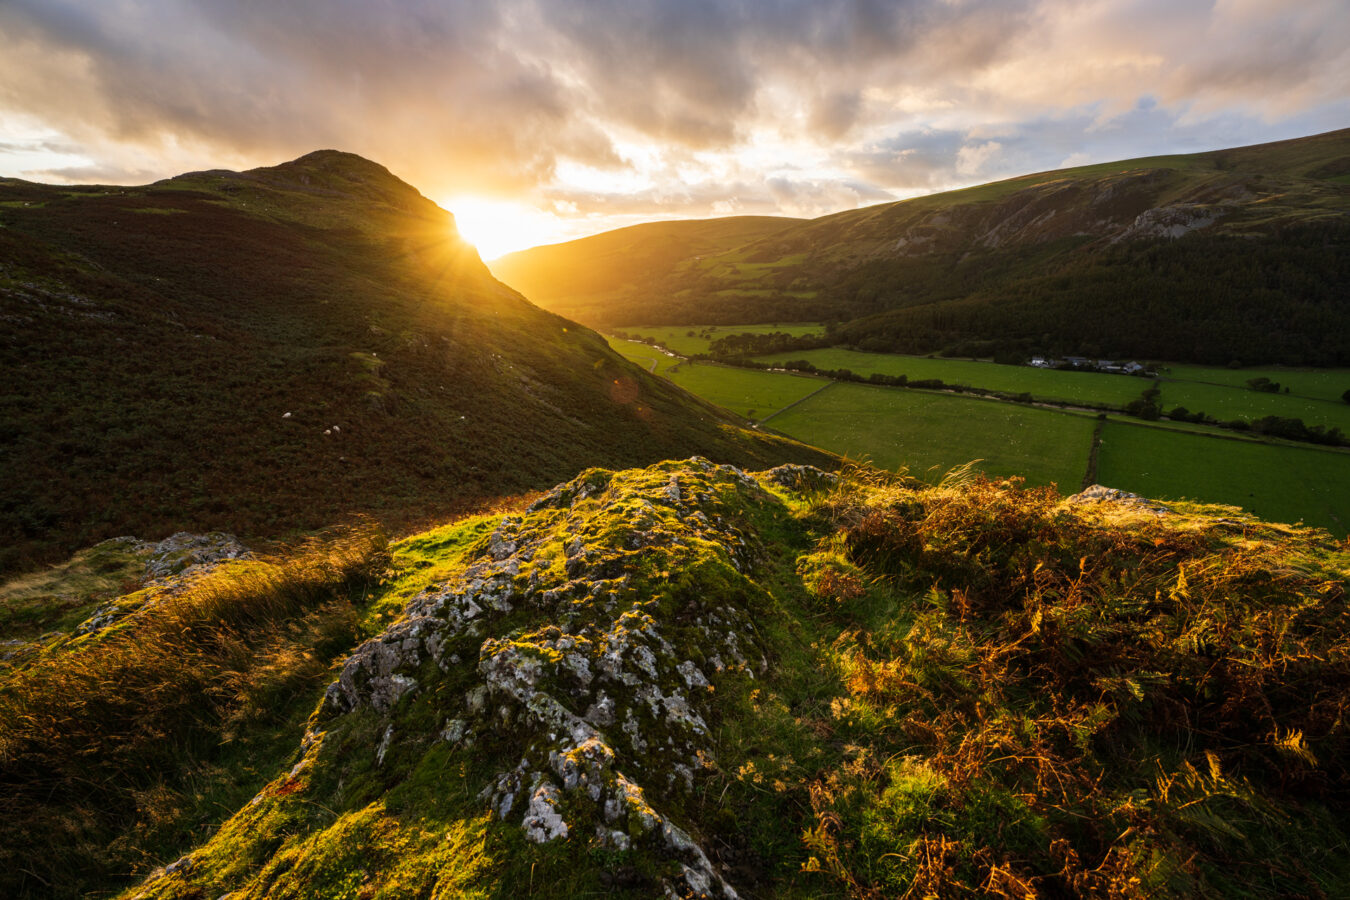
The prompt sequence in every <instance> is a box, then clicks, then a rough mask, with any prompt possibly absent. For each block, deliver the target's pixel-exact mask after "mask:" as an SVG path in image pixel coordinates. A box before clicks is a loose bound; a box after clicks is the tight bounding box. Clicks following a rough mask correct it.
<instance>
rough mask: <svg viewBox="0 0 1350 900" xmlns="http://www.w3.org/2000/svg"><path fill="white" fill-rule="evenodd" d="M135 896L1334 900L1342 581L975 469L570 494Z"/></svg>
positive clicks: (1339, 831) (400, 591)
mask: <svg viewBox="0 0 1350 900" xmlns="http://www.w3.org/2000/svg"><path fill="white" fill-rule="evenodd" d="M394 559H395V562H394V565H393V567H392V569H390V571H389V574H388V575H387V576H386V578H385V583H384V585H383V586H382V587H378V588H376V589H375V591H374V592H373V594H372V599H371V607H370V608H371V609H380V610H385V611H390V610H392V609H393V608H394V606H395V605H396V603H401V604H402V605H404V607H405V608H404V610H403V612H402V613H401V614H398V615H395V616H394V617H393V618H392V619H391V620H390V622H389V626H388V628H387V629H386V630H385V631H384V632H383V633H382V634H380V635H379V636H377V637H375V638H372V639H371V640H369V641H367V642H366V643H365V644H363V645H362V646H361V647H360V648H358V649H357V650H356V652H355V653H353V654H352V655H351V656H350V657H349V658H348V660H347V661H346V663H345V664H344V665H343V666H342V669H341V672H340V674H339V675H338V677H337V678H336V680H334V681H332V683H331V684H330V685H329V687H328V689H327V691H326V692H325V691H317V690H316V691H315V692H313V693H310V694H309V695H308V696H309V697H310V698H311V702H312V703H313V704H314V707H313V708H314V710H315V711H314V713H313V715H312V716H311V718H310V721H309V728H308V731H307V733H306V735H305V737H304V739H303V740H302V741H301V742H300V745H299V749H298V750H297V752H296V753H295V754H294V755H293V756H291V758H290V759H289V760H287V761H286V762H285V763H283V764H280V765H277V766H276V767H275V769H274V772H273V777H272V780H271V781H270V783H268V784H267V785H266V786H265V787H263V789H262V790H261V791H260V792H259V793H258V794H257V795H256V796H255V797H254V798H253V799H252V800H251V801H249V802H248V803H246V804H243V805H242V806H241V807H239V811H238V812H237V813H236V814H235V815H234V816H233V817H232V818H231V819H229V820H228V821H226V822H225V823H224V824H223V825H221V826H220V828H219V830H218V831H216V832H215V833H214V835H213V836H211V837H210V839H209V840H206V841H204V842H203V843H202V844H201V845H200V846H199V847H198V848H197V849H195V850H193V851H192V852H191V853H189V854H188V855H186V856H184V857H182V858H181V859H179V860H177V861H176V862H175V863H174V864H172V865H171V866H168V867H166V868H164V869H163V870H160V871H158V872H157V873H156V874H155V875H154V876H153V877H151V878H150V879H149V880H148V881H146V882H145V883H143V884H142V885H141V886H139V887H137V888H135V889H132V890H130V891H128V892H127V895H126V896H128V897H132V896H134V897H147V898H148V897H156V898H168V897H180V898H186V897H203V896H204V897H216V896H220V895H222V894H224V893H226V892H231V894H230V895H231V897H232V900H233V898H238V897H291V896H295V897H300V896H361V897H372V898H374V897H416V896H423V897H439V896H450V895H456V896H458V895H472V896H493V897H501V896H511V895H515V894H521V893H532V894H534V895H539V896H546V897H548V896H553V897H565V896H567V897H570V896H576V895H579V894H584V893H588V892H590V893H607V894H617V895H622V896H635V897H637V896H651V895H653V894H660V893H663V892H665V893H667V894H673V895H675V896H727V897H730V896H735V895H741V896H787V897H793V896H798V897H806V896H811V897H818V896H839V897H845V896H848V897H881V896H911V897H918V896H934V897H957V896H966V895H968V894H971V893H982V894H987V895H993V896H1001V897H1018V898H1028V897H1037V896H1039V897H1066V896H1084V897H1086V896H1112V897H1125V898H1131V897H1138V898H1144V897H1158V896H1241V897H1282V896H1291V895H1297V896H1328V895H1331V894H1334V893H1335V892H1336V891H1337V889H1338V888H1337V886H1338V885H1343V884H1345V883H1347V880H1348V879H1350V865H1348V864H1347V862H1346V860H1347V856H1346V855H1345V854H1344V852H1343V849H1344V846H1345V843H1346V837H1347V833H1348V832H1350V822H1348V821H1347V820H1346V814H1345V810H1346V809H1347V808H1350V806H1348V805H1347V803H1346V801H1347V799H1350V798H1347V796H1346V792H1347V783H1348V782H1347V774H1348V772H1347V768H1348V767H1347V763H1350V745H1348V743H1347V734H1346V728H1345V725H1344V718H1345V713H1346V709H1347V704H1350V643H1347V638H1346V634H1347V629H1346V625H1347V621H1346V620H1347V609H1346V590H1345V589H1346V581H1347V571H1348V566H1347V564H1348V563H1350V548H1347V546H1346V545H1345V544H1344V543H1338V542H1336V541H1334V540H1332V539H1331V538H1330V537H1329V536H1328V535H1327V534H1326V533H1325V532H1321V531H1317V530H1313V529H1303V528H1293V527H1288V526H1281V525H1270V524H1266V523H1262V522H1260V521H1259V520H1256V519H1254V518H1252V517H1249V516H1244V515H1242V514H1241V513H1239V512H1237V511H1236V510H1234V509H1233V508H1230V507H1198V506H1178V507H1176V508H1173V509H1165V508H1162V507H1160V506H1158V505H1157V504H1155V503H1151V502H1147V501H1142V500H1138V499H1134V498H1132V497H1131V496H1130V495H1120V494H1119V492H1112V491H1107V490H1103V489H1100V488H1098V489H1093V490H1090V491H1088V492H1085V493H1084V494H1083V495H1080V496H1077V497H1075V498H1071V499H1070V500H1069V501H1065V500H1064V499H1063V498H1062V497H1061V496H1060V495H1058V494H1056V493H1055V492H1053V491H1051V490H1048V489H1026V488H1024V487H1022V486H1021V485H1020V484H1019V483H1018V482H1016V481H992V480H987V479H984V478H980V477H972V476H971V475H969V474H968V473H962V472H956V473H954V474H953V475H952V476H951V477H949V478H948V479H947V480H945V481H944V482H943V483H942V484H940V485H936V486H934V485H928V484H923V483H921V482H918V481H915V480H913V479H910V478H908V477H906V476H904V475H895V474H887V473H882V472H879V471H876V470H873V469H868V468H863V467H853V468H850V469H848V470H846V471H845V472H843V473H841V474H840V475H839V476H834V475H829V474H827V473H822V472H819V471H818V470H813V469H810V468H806V467H781V468H779V469H776V470H772V471H769V472H763V473H758V474H754V475H747V474H746V473H744V472H741V471H739V470H736V469H734V468H731V467H728V466H715V465H712V464H710V463H707V462H706V461H702V460H697V459H696V460H691V461H688V462H683V463H664V464H661V465H659V466H654V467H651V468H648V469H640V470H629V471H623V472H610V471H606V470H598V469H596V470H588V471H587V472H585V473H582V474H581V475H580V476H578V477H577V478H576V479H574V480H573V481H571V482H568V483H566V484H564V485H560V486H559V487H558V488H556V489H554V490H553V491H551V492H549V493H547V494H545V495H543V496H542V497H540V498H539V499H538V500H537V501H536V502H535V503H534V504H532V505H531V506H530V507H529V508H528V509H525V510H518V511H516V512H513V513H511V514H509V515H507V516H505V517H504V518H501V519H500V520H499V521H498V520H488V519H478V520H474V522H473V523H470V524H468V525H465V526H455V527H447V528H445V529H440V530H437V531H435V532H431V533H428V534H427V535H424V536H419V537H416V538H413V539H409V541H405V542H403V543H401V544H399V545H397V547H396V548H395V553H394Z"/></svg>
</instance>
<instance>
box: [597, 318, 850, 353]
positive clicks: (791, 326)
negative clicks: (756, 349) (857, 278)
mask: <svg viewBox="0 0 1350 900" xmlns="http://www.w3.org/2000/svg"><path fill="white" fill-rule="evenodd" d="M621 330H622V331H623V332H624V333H625V334H628V335H635V336H638V337H644V338H650V339H652V340H654V341H657V342H659V343H661V344H664V345H665V346H667V347H669V348H670V349H671V350H673V351H674V352H676V353H678V354H680V355H681V356H693V355H694V354H696V353H707V352H708V346H709V345H710V344H711V343H712V342H713V340H714V339H716V338H719V337H725V336H726V335H728V334H773V333H775V332H782V333H783V334H790V335H792V336H793V337H801V336H802V335H807V334H823V333H824V331H825V326H824V325H819V324H816V323H813V322H797V323H786V324H783V325H657V326H652V327H641V328H636V327H635V328H625V329H621ZM691 331H692V332H693V335H690V333H689V332H691Z"/></svg>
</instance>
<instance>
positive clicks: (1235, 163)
mask: <svg viewBox="0 0 1350 900" xmlns="http://www.w3.org/2000/svg"><path fill="white" fill-rule="evenodd" d="M1348 160H1350V130H1344V131H1337V132H1331V133H1328V134H1324V135H1317V136H1314V137H1308V138H1303V139H1300V140H1294V141H1284V142H1280V143H1275V144H1267V145H1261V146H1256V147H1244V148H1237V149H1232V150H1222V151H1215V152H1209V153H1198V154H1191V155H1184V156H1165V157H1153V158H1148V159H1135V160H1125V161H1122V162H1118V163H1108V164H1101V165H1094V166H1086V167H1080V168H1075V169H1065V170H1062V171H1056V172H1045V173H1039V174H1035V175H1028V176H1024V177H1021V178H1014V179H1009V180H1007V181H1001V182H997V183H995V184H989V185H983V186H979V187H974V188H969V189H966V190H961V191H953V192H949V193H943V194H935V195H931V196H927V197H920V198H916V199H913V200H907V201H903V202H899V203H891V204H882V205H879V206H872V207H868V208H865V209H859V210H852V211H848V212H842V213H837V214H835V215H831V216H825V217H822V218H819V219H814V220H811V221H808V222H800V223H796V224H792V225H790V226H789V227H786V228H783V229H781V230H779V231H776V232H775V233H774V234H771V235H767V236H764V237H760V238H757V239H754V240H746V241H744V242H742V243H741V245H740V246H737V247H734V248H727V249H726V250H725V251H723V252H720V253H718V254H715V255H709V254H707V253H703V252H700V253H699V254H690V255H688V256H686V257H685V258H684V259H683V260H682V261H680V262H678V263H676V264H674V265H672V266H669V267H663V268H661V269H652V270H649V271H647V272H646V274H641V273H638V274H637V275H635V274H634V273H633V272H631V271H630V272H629V273H628V275H626V276H625V277H626V279H627V280H630V281H631V284H630V286H628V287H625V288H617V287H613V286H612V287H610V288H609V289H607V290H606V291H605V292H604V293H591V292H588V291H586V290H585V289H584V287H579V288H578V289H577V290H572V289H570V288H569V289H568V291H569V294H571V295H575V296H571V297H570V298H569V300H568V303H569V304H570V306H569V307H568V308H570V309H574V310H576V311H577V314H578V315H579V316H580V317H581V318H582V321H585V322H587V323H588V324H594V325H597V326H604V327H609V328H613V327H624V326H631V325H636V324H642V325H662V324H676V323H680V322H703V323H711V324H719V325H720V324H728V323H756V322H759V323H763V322H775V321H804V320H811V319H815V320H825V319H830V320H833V321H834V322H836V323H838V326H839V327H838V329H837V331H836V332H835V333H834V338H835V342H836V343H839V344H847V345H853V346H858V347H861V348H862V349H866V350H889V351H895V352H907V353H914V352H922V353H927V352H931V351H935V350H943V349H948V350H953V351H958V352H960V353H962V355H981V356H990V355H995V354H999V353H1006V354H1010V355H1017V354H1022V355H1025V354H1029V353H1031V352H1044V353H1051V354H1057V355H1065V354H1081V355H1084V356H1099V357H1117V356H1126V357H1131V356H1132V357H1147V358H1155V359H1172V360H1178V361H1189V362H1198V363H1206V364H1218V365H1224V364H1227V363H1229V362H1231V361H1234V360H1237V361H1240V362H1243V363H1246V364H1253V363H1282V364H1286V365H1317V366H1330V365H1342V366H1343V365H1347V364H1350V355H1347V354H1350V350H1347V347H1348V346H1350V344H1347V342H1346V341H1345V339H1344V337H1345V335H1346V334H1350V303H1348V302H1347V300H1346V298H1347V297H1350V184H1348V183H1347V182H1346V178H1345V173H1346V171H1347V170H1348V169H1350V162H1348ZM694 224H695V225H696V224H697V223H694ZM691 227H694V226H693V225H691ZM602 237H603V236H602ZM595 240H599V238H596V239H595ZM533 252H534V251H525V252H524V253H522V254H520V255H519V260H520V261H521V262H522V264H523V262H525V261H528V260H529V259H531V258H532V257H531V254H532V253H533ZM555 252H556V251H555ZM553 265H554V266H555V267H557V266H558V263H557V262H556V260H555V261H554V263H553ZM638 275H641V277H638ZM516 277H517V278H520V277H522V276H521V275H519V274H517V275H516ZM578 297H580V299H578ZM540 299H541V302H545V303H546V304H547V303H548V302H550V300H549V298H548V297H546V296H544V295H541V296H540ZM583 310H584V314H583Z"/></svg>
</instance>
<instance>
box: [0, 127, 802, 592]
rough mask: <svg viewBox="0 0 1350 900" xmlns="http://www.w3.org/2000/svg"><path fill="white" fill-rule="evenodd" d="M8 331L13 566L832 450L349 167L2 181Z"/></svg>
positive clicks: (411, 513) (358, 167)
mask: <svg viewBox="0 0 1350 900" xmlns="http://www.w3.org/2000/svg"><path fill="white" fill-rule="evenodd" d="M0 318H3V320H4V321H5V326H6V327H5V328H4V329H3V330H2V331H0V368H3V369H4V371H5V372H7V373H9V376H10V377H9V378H8V379H7V381H6V384H5V386H4V387H2V388H0V571H4V570H7V569H14V568H16V567H24V566H32V565H34V564H36V563H39V562H46V561H51V560H53V559H55V558H58V557H60V556H64V555H66V554H68V553H69V552H71V551H72V550H74V549H76V548H78V547H81V546H87V545H89V544H92V543H94V542H96V541H98V540H100V539H103V538H107V537H111V536H114V535H119V534H126V533H129V532H130V533H135V534H137V535H139V536H141V537H147V538H148V537H160V536H163V535H164V534H166V533H169V532H171V531H176V530H179V529H182V528H189V529H191V530H197V531H204V530H212V529H224V530H228V531H234V532H239V533H241V534H245V535H250V536H258V535H275V534H278V533H285V532H288V531H293V530H297V529H299V530H305V529H312V528H316V527H320V526H325V525H328V524H331V523H333V522H336V521H339V520H340V519H342V518H343V517H344V516H348V515H350V514H352V513H355V512H366V513H372V514H375V515H377V516H379V517H381V518H383V519H385V520H394V519H398V520H401V521H407V520H410V519H412V520H415V519H417V518H418V517H427V516H431V515H443V514H445V513H447V512H449V511H452V510H456V509H462V508H466V507H472V506H473V505H474V504H480V503H482V502H484V501H485V500H486V499H488V498H492V497H496V496H499V495H502V494H509V493H514V492H521V491H527V490H532V489H538V488H541V487H544V486H547V485H549V484H553V483H555V482H556V481H558V480H559V479H561V478H564V477H567V476H568V475H570V474H571V473H573V472H575V471H576V470H577V469H579V468H581V467H584V466H587V465H594V464H606V465H633V464H638V463H644V462H650V461H653V460H656V459H661V458H666V457H670V456H687V455H689V454H691V453H705V454H708V455H710V456H713V457H715V458H718V459H726V460H729V461H738V462H741V463H750V462H755V461H760V462H762V463H767V462H769V461H773V460H777V459H779V458H786V457H800V455H801V454H802V453H806V452H809V451H804V450H802V449H800V448H794V447H790V446H788V445H787V444H786V443H784V442H774V441H773V440H771V439H767V438H764V437H761V436H757V435H754V434H751V433H747V432H744V431H742V430H740V429H739V428H738V427H737V426H736V425H735V424H734V422H733V421H732V420H731V419H729V418H728V417H726V416H725V414H723V413H720V412H718V411H716V410H715V409H713V408H712V407H710V406H708V405H706V404H703V403H702V402H700V401H697V400H695V399H694V398H692V397H690V396H689V395H687V394H685V393H683V392H682V391H680V390H678V389H676V388H675V387H673V386H671V385H670V384H668V383H666V382H663V381H659V380H657V379H654V378H651V377H649V376H647V375H646V374H645V373H644V372H642V371H640V370H639V369H638V368H637V367H635V366H633V365H631V364H629V363H627V362H626V361H624V360H623V359H622V358H621V357H619V356H618V355H617V354H615V353H613V352H612V351H611V350H610V349H609V348H608V346H607V345H606V343H605V341H604V340H603V339H602V338H600V337H599V336H598V335H596V334H595V333H593V332H591V331H590V330H588V329H586V328H582V327H579V326H577V325H575V324H574V323H572V322H569V321H567V320H565V319H562V318H560V317H558V316H556V315H553V314H551V313H546V312H543V311H541V310H539V309H538V308H536V307H535V306H533V305H531V304H530V303H528V302H527V301H526V300H525V299H524V298H523V297H521V296H520V295H519V294H517V293H516V292H515V291H512V290H510V289H509V288H507V287H506V286H504V285H502V284H501V283H499V282H497V281H495V280H494V279H493V278H492V277H491V276H490V274H489V273H488V271H487V269H486V268H485V267H484V266H483V265H482V263H481V262H480V261H479V259H478V257H477V255H476V253H475V252H474V251H473V250H472V248H470V247H469V246H468V245H466V244H464V243H462V242H461V241H460V240H459V239H458V237H457V234H456V232H455V229H454V222H453V219H452V217H451V216H450V215H449V214H448V213H446V212H444V211H443V210H441V209H439V208H438V207H436V206H435V205H434V204H432V203H431V202H430V201H428V200H426V199H425V198H424V197H422V196H421V195H420V194H419V193H418V192H417V191H416V190H415V189H413V188H412V187H410V186H408V185H407V184H404V183H403V182H401V181H399V180H398V179H397V178H395V177H394V176H393V175H391V174H390V173H389V172H388V171H386V170H385V169H383V168H382V167H380V166H378V165H376V164H374V163H371V162H368V161H366V160H363V159H361V158H360V157H356V156H352V155H350V154H343V153H337V152H333V151H323V152H319V153H314V154H311V155H309V156H306V157H303V158H302V159H299V160H296V161H294V162H291V163H287V164H285V165H281V166H277V167H274V168H267V169H257V170H254V171H251V172H244V173H237V172H224V171H212V172H198V173H193V174H189V175H184V176H182V177H179V178H173V179H169V180H168V181H163V182H159V183H157V184H153V185H149V186H146V187H142V188H112V187H52V186H44V185H37V184H30V183H26V182H20V181H14V180H9V179H4V180H0Z"/></svg>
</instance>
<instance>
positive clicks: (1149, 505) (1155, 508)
mask: <svg viewBox="0 0 1350 900" xmlns="http://www.w3.org/2000/svg"><path fill="white" fill-rule="evenodd" d="M1064 502H1065V503H1066V504H1069V505H1071V506H1082V505H1084V504H1088V503H1120V504H1123V505H1125V506H1130V507H1133V508H1135V509H1139V510H1143V511H1147V512H1155V513H1166V512H1171V510H1170V509H1168V508H1167V507H1166V506H1164V505H1163V504H1161V503H1159V502H1158V501H1156V500H1150V499H1148V498H1147V497H1144V496H1141V495H1139V494H1132V493H1130V492H1129V491H1122V490H1120V489H1119V488H1109V487H1106V486H1105V485H1101V484H1094V485H1092V486H1091V487H1087V488H1084V489H1083V490H1081V491H1079V492H1078V493H1077V494H1074V495H1073V496H1071V497H1066V498H1065V500H1064Z"/></svg>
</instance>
